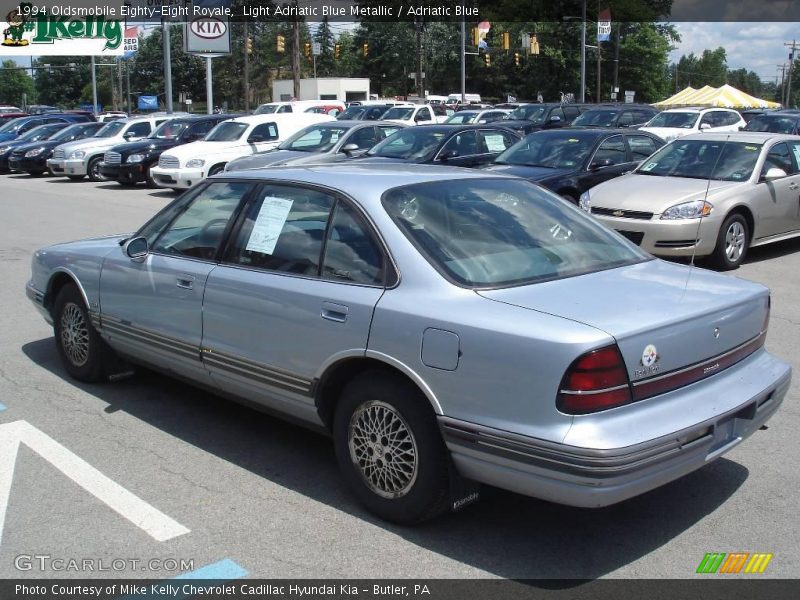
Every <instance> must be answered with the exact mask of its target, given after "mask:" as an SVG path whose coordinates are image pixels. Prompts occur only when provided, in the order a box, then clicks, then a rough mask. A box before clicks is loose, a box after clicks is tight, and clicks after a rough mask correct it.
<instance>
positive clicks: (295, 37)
mask: <svg viewBox="0 0 800 600" xmlns="http://www.w3.org/2000/svg"><path fill="white" fill-rule="evenodd" d="M294 6H295V8H297V0H295V1H294ZM292 79H294V88H293V90H292V91H293V96H292V97H293V98H294V99H295V100H299V99H300V23H299V22H298V21H297V17H295V18H294V20H293V21H292Z"/></svg>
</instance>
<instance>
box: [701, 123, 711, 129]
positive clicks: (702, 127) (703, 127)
mask: <svg viewBox="0 0 800 600" xmlns="http://www.w3.org/2000/svg"><path fill="white" fill-rule="evenodd" d="M700 129H701V130H703V129H711V123H700Z"/></svg>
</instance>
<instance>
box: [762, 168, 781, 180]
mask: <svg viewBox="0 0 800 600" xmlns="http://www.w3.org/2000/svg"><path fill="white" fill-rule="evenodd" d="M781 177H786V171H784V170H783V169H779V168H778V167H772V168H770V169H769V170H767V172H766V173H765V174H764V181H774V180H775V179H780V178H781Z"/></svg>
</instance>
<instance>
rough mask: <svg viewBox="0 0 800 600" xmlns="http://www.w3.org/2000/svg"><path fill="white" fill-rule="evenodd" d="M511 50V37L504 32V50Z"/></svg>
mask: <svg viewBox="0 0 800 600" xmlns="http://www.w3.org/2000/svg"><path fill="white" fill-rule="evenodd" d="M509 48H511V35H510V34H509V33H508V32H507V31H504V32H503V50H508V49H509Z"/></svg>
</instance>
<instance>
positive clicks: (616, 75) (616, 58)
mask: <svg viewBox="0 0 800 600" xmlns="http://www.w3.org/2000/svg"><path fill="white" fill-rule="evenodd" d="M616 25H617V36H616V38H615V39H614V89H612V90H611V91H612V92H616V91H617V88H618V87H619V41H620V40H619V37H620V34H621V33H622V32H621V27H620V23H619V22H617V24H616ZM675 73H676V74H677V73H678V67H677V66H676V67H675ZM676 81H677V78H676ZM675 91H676V92H677V91H678V90H675ZM617 100H619V96H617Z"/></svg>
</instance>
